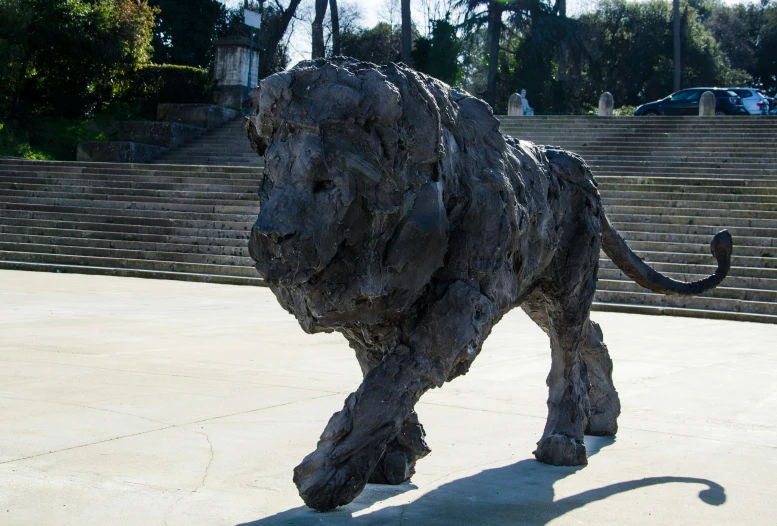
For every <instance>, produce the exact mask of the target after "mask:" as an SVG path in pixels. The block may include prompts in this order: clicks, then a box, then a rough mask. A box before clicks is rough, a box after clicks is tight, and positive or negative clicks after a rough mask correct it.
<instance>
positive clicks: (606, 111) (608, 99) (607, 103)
mask: <svg viewBox="0 0 777 526" xmlns="http://www.w3.org/2000/svg"><path fill="white" fill-rule="evenodd" d="M614 107H615V100H614V99H613V98H612V93H610V92H609V91H605V92H604V93H602V96H601V97H599V117H612V110H613V108H614Z"/></svg>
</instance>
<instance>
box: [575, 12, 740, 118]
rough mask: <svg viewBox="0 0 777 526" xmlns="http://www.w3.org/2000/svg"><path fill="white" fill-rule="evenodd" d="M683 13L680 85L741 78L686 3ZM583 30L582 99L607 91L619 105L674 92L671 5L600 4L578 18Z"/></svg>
mask: <svg viewBox="0 0 777 526" xmlns="http://www.w3.org/2000/svg"><path fill="white" fill-rule="evenodd" d="M686 13H687V15H686V16H684V17H683V19H684V20H685V22H684V24H683V32H684V38H683V46H682V56H683V57H684V58H683V63H684V67H683V69H682V84H683V85H685V86H715V85H718V86H721V85H722V86H725V85H729V86H731V85H736V84H739V83H742V82H744V80H745V78H746V74H745V73H744V72H743V71H741V70H737V69H734V68H732V67H731V66H730V64H729V62H728V60H727V59H726V57H725V55H724V53H723V52H722V50H721V48H720V46H719V45H718V44H717V42H716V41H715V38H714V36H713V35H712V33H711V32H710V31H709V29H707V28H706V27H704V25H703V24H702V23H701V22H700V21H699V17H698V16H697V12H696V10H695V9H693V8H692V7H690V6H686ZM580 21H581V23H583V24H584V25H585V26H586V27H587V29H588V33H589V34H588V38H587V39H586V41H587V47H588V49H587V53H588V54H587V57H586V59H585V61H584V63H583V64H581V65H580V68H581V70H583V71H584V72H585V75H584V78H582V79H580V81H579V82H580V83H581V84H582V85H583V88H582V89H584V90H585V91H586V95H585V98H587V99H588V100H597V99H598V97H599V95H600V94H601V93H602V92H603V91H609V92H610V93H612V94H613V97H615V100H617V101H619V102H620V103H622V104H628V105H638V104H642V103H644V102H648V101H651V100H656V99H658V98H661V97H664V96H665V95H667V94H668V93H671V92H672V91H673V89H672V88H673V84H674V67H673V66H674V64H673V63H674V60H673V55H674V49H673V43H674V38H673V30H672V23H673V14H672V8H671V7H670V6H669V5H668V4H666V3H665V2H662V1H660V0H650V1H648V2H644V3H636V2H631V3H627V2H624V1H623V0H609V1H605V2H602V3H601V4H600V5H599V7H598V8H597V10H596V11H595V12H593V13H590V14H586V15H583V16H581V17H580Z"/></svg>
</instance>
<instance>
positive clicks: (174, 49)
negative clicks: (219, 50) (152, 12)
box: [148, 0, 226, 68]
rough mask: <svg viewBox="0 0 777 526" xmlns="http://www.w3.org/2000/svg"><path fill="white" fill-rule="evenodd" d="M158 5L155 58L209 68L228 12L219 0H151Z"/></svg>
mask: <svg viewBox="0 0 777 526" xmlns="http://www.w3.org/2000/svg"><path fill="white" fill-rule="evenodd" d="M148 3H149V5H150V6H151V7H156V8H157V13H156V17H155V19H156V27H155V28H154V40H153V46H154V62H155V63H157V64H177V65H182V66H193V67H198V68H207V67H208V66H210V64H211V62H212V61H213V56H214V52H213V40H214V39H215V38H216V32H217V29H218V25H219V23H220V21H221V20H223V18H224V17H225V15H226V9H225V8H224V5H223V4H222V3H221V2H219V1H218V0H149V2H148Z"/></svg>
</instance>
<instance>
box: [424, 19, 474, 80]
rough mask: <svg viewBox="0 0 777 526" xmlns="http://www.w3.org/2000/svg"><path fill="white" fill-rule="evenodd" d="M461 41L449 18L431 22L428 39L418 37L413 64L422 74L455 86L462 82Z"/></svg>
mask: <svg viewBox="0 0 777 526" xmlns="http://www.w3.org/2000/svg"><path fill="white" fill-rule="evenodd" d="M461 48H462V45H461V39H460V38H459V37H458V36H457V34H456V28H455V27H454V26H453V25H452V24H451V23H450V20H449V18H447V17H446V18H445V19H443V20H433V21H432V32H431V35H430V36H429V37H418V38H417V39H416V41H415V45H414V47H413V54H412V59H413V64H414V66H415V68H416V69H417V70H419V71H422V72H423V73H426V74H428V75H431V76H433V77H435V78H438V79H440V80H442V81H443V82H445V83H447V84H450V85H456V84H458V83H459V82H461V80H462V76H463V66H462V63H461V62H460V61H459V57H460V54H461Z"/></svg>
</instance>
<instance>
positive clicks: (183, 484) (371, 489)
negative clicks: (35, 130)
mask: <svg viewBox="0 0 777 526" xmlns="http://www.w3.org/2000/svg"><path fill="white" fill-rule="evenodd" d="M595 318H596V319H597V320H598V321H599V322H600V323H601V325H602V328H603V330H604V334H605V339H606V341H607V342H608V344H609V346H610V349H611V350H612V354H613V356H614V359H615V362H616V372H615V380H616V385H617V387H618V389H619V391H620V393H621V399H622V402H623V407H624V413H623V415H622V416H621V419H620V424H621V430H620V433H619V434H618V437H617V440H614V441H613V440H608V439H594V440H590V441H589V443H588V446H589V452H590V453H592V454H593V455H592V457H591V459H590V464H589V465H588V466H587V467H585V468H583V469H576V468H556V467H549V466H545V465H542V464H539V463H537V462H536V461H534V460H533V457H532V456H531V451H532V446H533V445H534V442H535V441H536V440H537V438H538V437H539V435H540V433H541V431H542V426H543V422H544V412H545V409H544V408H545V387H544V379H545V375H546V374H547V370H548V367H549V361H550V359H549V351H548V343H547V339H546V338H545V335H544V334H543V333H542V332H541V331H539V330H538V329H537V328H536V327H534V326H533V325H532V323H531V322H530V321H529V320H528V318H526V316H524V315H523V313H521V312H515V313H513V314H511V315H509V316H508V317H506V318H505V319H504V320H503V321H502V323H501V324H500V325H499V326H498V327H497V328H496V329H495V330H494V333H493V334H492V336H491V338H490V339H489V340H488V342H487V344H486V347H485V348H484V350H483V354H482V355H481V356H480V358H479V359H478V361H477V362H475V366H474V367H473V368H472V370H471V371H470V373H469V374H468V375H467V376H466V377H464V378H460V379H458V380H456V381H455V382H453V383H451V384H448V385H446V386H445V387H444V388H443V389H440V390H435V391H433V392H430V393H428V394H427V395H426V396H425V397H424V398H423V399H422V402H421V403H420V404H419V407H418V413H419V415H420V417H421V421H422V422H423V423H424V425H425V427H426V431H427V439H428V442H429V444H430V446H431V447H432V448H433V450H434V451H433V453H432V454H431V455H430V456H428V457H427V458H426V459H423V460H422V461H420V463H419V465H418V474H417V475H416V476H415V477H414V479H413V481H412V483H411V484H405V485H403V486H399V487H383V486H368V487H367V489H366V490H365V491H364V493H363V494H362V495H361V496H360V497H359V498H358V499H357V500H356V501H355V502H354V503H352V504H351V505H349V506H347V507H344V508H342V509H339V510H337V511H335V512H331V513H328V514H319V513H315V512H312V511H309V510H308V509H306V508H304V507H303V506H302V502H301V500H299V497H298V496H297V494H296V489H295V487H294V485H293V483H292V481H291V470H292V468H293V467H294V466H295V465H296V463H297V462H298V461H299V460H301V459H302V457H303V456H304V455H305V454H306V453H308V452H309V451H310V450H311V449H312V448H313V447H314V444H315V442H316V440H317V438H318V435H319V433H320V432H321V430H322V429H323V427H324V425H325V423H326V420H327V419H328V417H329V416H330V415H331V414H332V413H333V412H334V411H336V410H338V409H339V408H340V407H341V404H342V401H343V399H344V398H345V395H346V394H347V393H348V392H349V391H350V390H352V389H353V388H355V386H356V385H357V384H358V382H359V378H360V374H359V370H358V367H357V365H356V360H355V359H354V357H353V355H352V352H351V351H350V349H349V348H348V346H347V345H346V344H345V342H344V340H343V339H342V338H341V337H339V336H338V335H318V336H308V335H305V334H304V333H303V332H302V330H301V329H299V327H298V326H297V324H296V322H295V320H294V319H293V318H292V317H291V316H290V315H288V314H286V313H285V312H283V311H282V310H281V309H280V308H279V307H278V306H277V304H276V302H275V300H274V298H273V296H272V294H271V293H270V292H269V291H268V290H266V289H261V288H254V287H234V286H226V285H209V284H191V283H183V282H174V281H169V282H168V281H152V280H141V279H128V278H113V277H100V276H78V275H65V274H42V273H27V272H14V271H0V414H1V415H2V421H1V423H0V524H3V525H6V524H7V525H26V524H56V525H86V524H101V525H114V524H116V525H118V524H130V525H156V524H168V525H199V524H208V525H210V524H214V525H217V524H227V525H229V524H253V525H256V526H265V525H268V526H269V525H275V524H295V525H297V524H303V525H304V524H446V525H447V524H548V523H552V524H596V525H600V524H618V525H623V524H671V523H673V524H684V525H686V524H705V525H709V524H749V525H751V524H774V523H775V522H774V521H775V514H776V513H777V489H776V488H777V352H775V347H776V346H775V340H777V326H774V325H758V324H751V323H735V322H725V321H705V320H690V319H681V318H668V317H649V316H637V315H627V314H611V313H596V314H595Z"/></svg>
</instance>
